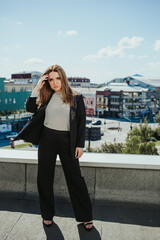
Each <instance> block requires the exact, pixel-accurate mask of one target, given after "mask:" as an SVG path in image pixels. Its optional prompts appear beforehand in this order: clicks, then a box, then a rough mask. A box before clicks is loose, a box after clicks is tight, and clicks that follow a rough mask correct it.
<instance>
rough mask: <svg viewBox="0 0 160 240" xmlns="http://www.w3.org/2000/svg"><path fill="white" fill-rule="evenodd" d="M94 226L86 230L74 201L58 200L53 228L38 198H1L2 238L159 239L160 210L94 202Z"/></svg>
mask: <svg viewBox="0 0 160 240" xmlns="http://www.w3.org/2000/svg"><path fill="white" fill-rule="evenodd" d="M93 216H94V228H93V230H92V231H91V232H86V231H85V230H84V229H83V227H82V225H81V223H78V222H76V221H75V219H74V214H73V210H72V206H71V204H70V203H65V202H56V216H55V217H54V224H53V225H52V226H51V227H49V228H48V227H45V226H43V224H42V218H41V215H40V209H39V202H38V201H37V200H27V199H15V198H6V197H5V198H4V197H0V240H79V239H80V240H100V239H103V240H132V239H133V240H159V239H160V209H155V208H151V207H150V208H149V207H148V208H138V207H133V206H127V205H126V206H124V205H123V206H122V205H120V204H118V205H112V206H111V204H110V205H108V206H106V205H98V204H93Z"/></svg>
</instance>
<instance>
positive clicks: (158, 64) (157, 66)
mask: <svg viewBox="0 0 160 240" xmlns="http://www.w3.org/2000/svg"><path fill="white" fill-rule="evenodd" d="M147 66H149V67H150V68H151V69H157V70H160V62H149V63H147Z"/></svg>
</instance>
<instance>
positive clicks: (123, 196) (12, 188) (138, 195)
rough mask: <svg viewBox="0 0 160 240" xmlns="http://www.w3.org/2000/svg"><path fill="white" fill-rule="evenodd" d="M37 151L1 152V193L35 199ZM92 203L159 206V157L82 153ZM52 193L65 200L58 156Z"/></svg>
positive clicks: (64, 188)
mask: <svg viewBox="0 0 160 240" xmlns="http://www.w3.org/2000/svg"><path fill="white" fill-rule="evenodd" d="M37 162H38V161H37V151H23V150H5V149H0V194H1V195H3V194H4V195H5V194H10V195H11V196H14V195H16V196H20V197H24V198H34V197H35V198H37V197H38V190H37ZM80 165H81V171H82V175H83V176H84V178H85V180H86V183H87V186H88V190H89V194H90V197H91V199H92V200H96V201H100V202H111V203H112V202H123V203H138V204H152V205H160V156H151V155H133V154H132V155H129V154H103V153H84V154H83V156H82V157H81V158H80ZM54 192H55V197H56V198H57V199H65V200H66V199H68V200H69V194H68V189H67V186H66V182H65V178H64V174H63V170H62V167H61V163H60V161H59V156H57V162H56V170H55V180H54Z"/></svg>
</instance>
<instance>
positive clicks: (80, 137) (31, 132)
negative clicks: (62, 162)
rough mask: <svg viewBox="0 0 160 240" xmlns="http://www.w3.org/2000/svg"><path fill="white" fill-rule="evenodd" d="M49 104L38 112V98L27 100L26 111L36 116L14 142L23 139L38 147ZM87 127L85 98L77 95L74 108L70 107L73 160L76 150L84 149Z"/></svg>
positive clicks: (33, 116)
mask: <svg viewBox="0 0 160 240" xmlns="http://www.w3.org/2000/svg"><path fill="white" fill-rule="evenodd" d="M53 94H54V93H53ZM48 103H49V101H48V102H47V103H46V104H44V105H42V106H41V107H40V108H39V109H38V110H37V104H36V97H29V98H28V99H27V102H26V110H27V112H31V113H34V114H33V115H32V117H31V119H30V120H29V121H28V122H27V123H26V125H25V126H24V127H23V129H22V130H21V131H20V132H19V134H18V136H17V137H16V138H15V139H14V141H16V140H19V139H23V140H25V141H27V142H31V143H33V144H35V145H38V143H39V140H40V137H41V133H42V130H43V127H44V125H43V123H44V118H45V109H46V107H47V105H48ZM85 126H86V112H85V105H84V101H83V96H82V94H79V95H75V96H74V106H72V107H70V151H71V156H72V158H73V159H75V148H76V147H81V148H84V145H85Z"/></svg>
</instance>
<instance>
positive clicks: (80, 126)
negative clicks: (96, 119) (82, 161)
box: [76, 94, 86, 148]
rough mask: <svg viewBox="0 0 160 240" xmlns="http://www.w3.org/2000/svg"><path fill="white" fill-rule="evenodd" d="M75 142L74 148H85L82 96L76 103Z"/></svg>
mask: <svg viewBox="0 0 160 240" xmlns="http://www.w3.org/2000/svg"><path fill="white" fill-rule="evenodd" d="M77 115H78V119H77V140H76V147H81V148H84V146H85V128H86V109H85V104H84V100H83V96H82V94H81V95H80V96H79V99H78V103H77Z"/></svg>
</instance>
